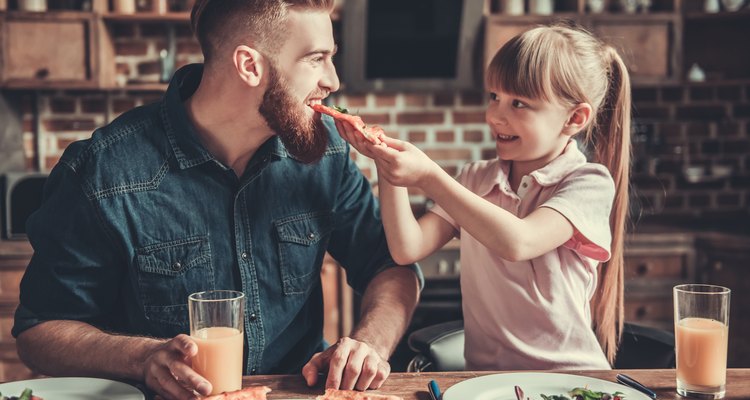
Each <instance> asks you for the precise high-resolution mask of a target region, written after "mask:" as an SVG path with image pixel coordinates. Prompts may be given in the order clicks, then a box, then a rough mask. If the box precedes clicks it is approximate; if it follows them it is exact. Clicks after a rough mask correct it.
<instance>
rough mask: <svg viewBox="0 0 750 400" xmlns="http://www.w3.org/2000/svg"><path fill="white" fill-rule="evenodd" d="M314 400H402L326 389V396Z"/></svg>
mask: <svg viewBox="0 0 750 400" xmlns="http://www.w3.org/2000/svg"><path fill="white" fill-rule="evenodd" d="M315 400H404V399H402V398H401V397H398V396H389V395H385V394H374V393H367V392H358V391H356V390H339V389H326V394H324V395H322V396H318V397H316V398H315Z"/></svg>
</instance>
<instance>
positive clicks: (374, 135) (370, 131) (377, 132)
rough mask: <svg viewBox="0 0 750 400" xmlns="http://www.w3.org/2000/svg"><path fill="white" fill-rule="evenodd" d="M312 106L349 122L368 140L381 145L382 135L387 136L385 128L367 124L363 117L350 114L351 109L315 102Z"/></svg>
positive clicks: (316, 109) (323, 112)
mask: <svg viewBox="0 0 750 400" xmlns="http://www.w3.org/2000/svg"><path fill="white" fill-rule="evenodd" d="M311 107H312V109H313V110H315V111H317V112H319V113H321V114H326V115H330V116H331V117H333V118H334V119H336V120H339V121H345V122H348V123H349V124H350V125H352V126H353V127H354V129H356V130H357V132H359V133H361V134H362V136H364V138H365V139H367V141H369V142H370V143H372V144H374V145H379V144H381V143H382V142H383V139H382V137H383V136H385V131H384V130H383V128H381V127H379V126H377V125H373V126H367V124H365V123H364V121H362V118H360V117H358V116H356V115H352V114H349V110H347V109H346V108H341V107H336V106H332V107H327V106H324V105H322V104H313V105H312V106H311Z"/></svg>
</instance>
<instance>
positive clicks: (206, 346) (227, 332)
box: [191, 327, 243, 394]
mask: <svg viewBox="0 0 750 400" xmlns="http://www.w3.org/2000/svg"><path fill="white" fill-rule="evenodd" d="M242 336H243V335H242V332H240V331H239V330H238V329H234V328H227V327H210V328H204V329H200V330H198V331H196V332H195V333H193V334H192V335H191V337H192V338H193V340H195V343H196V344H198V354H197V355H196V356H195V357H193V369H194V370H195V372H197V373H198V374H200V375H201V376H202V377H204V378H206V379H207V380H208V381H209V382H211V386H213V389H212V391H211V394H219V393H223V392H231V391H233V390H240V389H242V360H243V357H242V344H243V337H242Z"/></svg>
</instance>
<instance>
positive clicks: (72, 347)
mask: <svg viewBox="0 0 750 400" xmlns="http://www.w3.org/2000/svg"><path fill="white" fill-rule="evenodd" d="M163 343H164V341H163V340H158V339H151V338H143V337H132V336H119V335H113V334H109V333H106V332H103V331H101V330H99V329H97V328H95V327H93V326H91V325H88V324H85V323H82V322H78V321H48V322H44V323H42V324H39V325H37V326H35V327H33V328H30V329H29V330H26V331H24V332H23V333H21V335H19V337H18V340H17V342H16V344H17V347H18V354H19V356H20V357H21V360H22V361H23V362H24V363H26V364H27V365H28V366H29V367H31V368H32V369H33V370H35V371H37V372H40V373H42V374H45V375H51V376H74V375H77V376H95V377H102V378H119V379H134V380H143V365H144V361H145V358H146V357H147V355H148V354H150V353H151V352H152V351H153V349H155V348H156V347H158V346H160V345H162V344H163Z"/></svg>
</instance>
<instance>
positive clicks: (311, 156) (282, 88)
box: [258, 66, 328, 164]
mask: <svg viewBox="0 0 750 400" xmlns="http://www.w3.org/2000/svg"><path fill="white" fill-rule="evenodd" d="M269 80H270V81H269V85H268V89H267V90H266V93H265V94H264V95H263V102H262V103H261V104H260V107H259V108H258V111H259V112H260V114H261V115H262V116H263V117H264V118H265V119H266V123H267V124H268V127H269V128H271V129H272V130H273V131H274V132H276V134H277V135H279V138H280V139H281V143H283V144H284V147H286V150H287V151H288V152H289V154H291V155H292V156H293V157H294V158H296V159H298V160H300V161H302V162H303V163H305V164H312V163H314V162H317V161H318V160H320V159H321V158H322V157H323V154H324V153H325V151H326V147H327V146H328V130H327V129H326V127H325V126H324V125H323V122H322V121H321V120H315V119H314V118H310V117H309V116H307V114H306V113H305V110H304V109H302V108H301V107H300V105H299V102H298V101H296V100H295V99H294V97H293V96H292V95H291V94H290V93H289V89H288V87H287V85H286V82H284V81H283V80H282V79H281V77H280V76H279V74H278V72H277V71H276V68H275V67H273V66H271V68H270V70H269ZM303 107H307V106H303Z"/></svg>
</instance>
